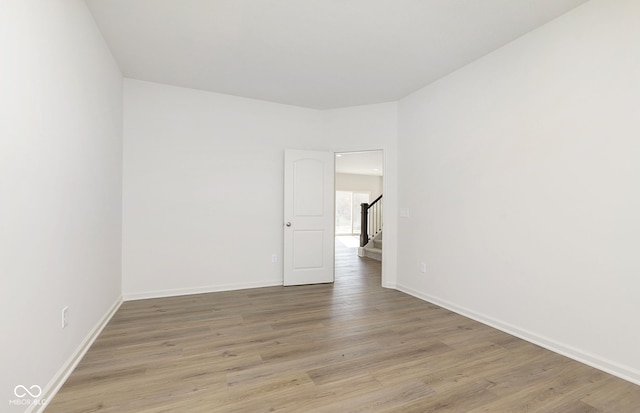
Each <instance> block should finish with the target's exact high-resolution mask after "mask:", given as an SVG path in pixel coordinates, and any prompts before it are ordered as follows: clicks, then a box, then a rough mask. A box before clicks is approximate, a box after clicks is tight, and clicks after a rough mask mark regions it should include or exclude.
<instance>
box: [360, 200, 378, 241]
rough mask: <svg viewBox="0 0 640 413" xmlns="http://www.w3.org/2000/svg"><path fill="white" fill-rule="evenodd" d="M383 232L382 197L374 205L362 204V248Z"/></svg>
mask: <svg viewBox="0 0 640 413" xmlns="http://www.w3.org/2000/svg"><path fill="white" fill-rule="evenodd" d="M380 231H382V195H380V196H379V197H377V198H376V199H375V201H373V202H372V203H370V204H368V203H366V202H365V203H362V204H360V246H361V247H364V246H365V245H367V243H368V242H369V240H370V239H371V238H373V237H375V236H376V234H377V233H378V232H380Z"/></svg>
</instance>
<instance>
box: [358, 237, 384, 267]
mask: <svg viewBox="0 0 640 413" xmlns="http://www.w3.org/2000/svg"><path fill="white" fill-rule="evenodd" d="M359 249H361V250H362V253H360V251H358V255H360V256H361V257H368V258H371V259H374V260H377V261H382V231H380V232H378V233H377V234H376V236H375V237H373V239H371V240H370V241H369V242H368V243H367V245H365V246H364V247H361V248H359Z"/></svg>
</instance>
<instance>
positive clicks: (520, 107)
mask: <svg viewBox="0 0 640 413" xmlns="http://www.w3.org/2000/svg"><path fill="white" fill-rule="evenodd" d="M639 38H640V3H639V2H637V1H632V0H593V1H590V2H588V3H586V4H584V5H583V6H581V7H579V8H577V9H575V10H573V11H572V12H570V13H569V14H567V15H564V16H562V17H560V18H558V19H557V20H555V21H553V22H551V23H549V24H547V25H545V26H543V27H541V28H539V29H537V30H535V31H533V32H531V33H529V34H527V35H525V36H524V37H522V38H520V39H519V40H517V41H515V42H513V43H511V44H509V45H507V46H506V47H504V48H502V49H500V50H498V51H496V52H494V53H491V54H490V55H488V56H486V57H483V58H482V59H480V60H478V61H476V62H474V63H472V64H470V65H468V66H466V67H465V68H463V69H461V70H459V71H457V72H455V73H453V74H451V75H450V76H447V77H446V78H443V79H442V80H440V81H438V82H436V83H434V84H432V85H430V86H428V87H426V88H424V89H422V90H420V91H418V92H416V93H414V94H412V95H410V96H409V97H407V98H405V99H403V100H402V101H401V102H400V106H399V125H400V132H399V160H398V163H399V206H400V207H401V208H407V210H406V212H408V215H409V216H408V217H406V218H400V224H399V231H400V234H399V241H400V242H399V260H398V262H399V266H398V285H399V287H400V288H401V289H402V290H404V291H407V292H410V293H412V294H414V295H417V296H420V297H423V298H425V299H427V300H429V301H432V302H435V303H439V304H442V305H444V306H446V307H449V308H452V309H454V310H456V311H459V312H461V313H463V314H467V315H469V316H471V317H473V318H476V319H479V320H481V321H484V322H487V323H489V324H492V325H494V326H498V327H500V328H502V329H505V330H507V331H510V332H512V333H514V334H516V335H519V336H521V337H525V338H527V339H529V340H531V341H534V342H537V343H539V344H542V345H544V346H546V347H548V348H552V349H554V350H556V351H559V352H561V353H564V354H568V355H570V356H572V357H574V358H576V359H578V360H582V361H585V362H587V363H589V364H592V365H595V366H597V367H600V368H603V369H605V370H607V371H610V372H613V373H614V374H617V375H619V376H621V377H624V378H627V379H629V380H632V381H635V382H637V383H640V352H638V343H640V330H639V329H637V328H635V327H634V326H635V325H636V324H637V322H636V318H637V314H640V300H638V299H637V297H636V292H637V291H640V278H639V277H638V274H640V261H639V260H638V259H637V255H638V251H640V237H638V234H640V216H639V214H638V212H637V211H640V192H639V191H638V190H637V188H638V181H639V179H640V162H639V161H638V160H639V159H640V140H639V139H638V137H639V136H640V121H639V119H640V117H639V116H638V107H640V48H638V42H637V40H638V39H639ZM421 262H424V263H426V265H427V269H428V270H427V273H426V274H423V273H421V272H420V263H421Z"/></svg>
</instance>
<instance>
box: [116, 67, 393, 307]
mask: <svg viewBox="0 0 640 413" xmlns="http://www.w3.org/2000/svg"><path fill="white" fill-rule="evenodd" d="M353 111H354V113H357V114H358V120H357V122H356V123H355V124H353V123H349V122H347V123H348V124H349V125H348V126H349V128H350V131H351V133H350V134H349V138H348V139H343V136H342V135H341V132H343V131H344V129H345V128H346V127H347V126H346V125H344V124H341V123H340V122H337V123H335V124H332V128H331V129H330V130H326V129H325V127H324V125H325V120H324V113H323V112H321V111H318V110H312V109H305V108H300V107H294V106H287V105H281V104H275V103H269V102H263V101H258V100H252V99H246V98H239V97H234V96H228V95H222V94H217V93H211V92H204V91H197V90H192V89H185V88H179V87H172V86H166V85H161V84H156V83H149V82H141V81H137V80H131V79H127V80H125V109H124V113H125V114H124V124H125V127H124V128H125V133H124V136H125V137H124V190H123V194H124V195H123V196H124V199H123V228H124V229H123V294H124V296H125V298H126V299H135V298H145V297H156V296H166V295H174V294H186V293H196V292H205V291H220V290H227V289H238V288H251V287H260V286H267V285H281V284H282V271H283V267H282V248H283V226H282V225H283V221H282V220H283V196H284V194H283V179H284V178H283V173H284V169H283V168H284V165H283V163H284V149H286V148H292V149H306V150H322V151H331V152H334V151H339V150H341V149H343V148H344V146H345V142H348V145H346V146H349V145H353V146H363V145H364V146H368V145H370V144H374V145H375V146H378V147H379V146H384V140H385V139H395V129H394V128H395V119H396V118H395V115H396V113H395V104H392V105H387V106H380V105H372V106H370V107H361V108H358V109H353ZM381 112H384V113H388V115H386V116H384V117H383V116H382V115H383V113H381ZM374 117H375V118H380V117H383V119H387V120H388V122H392V123H393V128H391V129H392V130H393V133H394V134H393V136H391V137H389V136H384V137H383V136H382V134H381V133H380V132H378V133H377V134H375V135H374V136H373V139H372V137H371V136H369V135H368V134H363V133H361V132H362V130H363V126H362V124H363V123H364V124H367V125H368V124H369V123H371V122H372V121H369V122H367V118H370V119H374ZM376 122H377V124H378V126H379V127H382V125H381V124H380V123H381V122H380V121H379V120H378V121H376ZM383 129H384V130H388V129H390V128H388V127H387V128H383ZM273 254H275V255H276V256H277V257H278V261H277V262H276V263H272V255H273Z"/></svg>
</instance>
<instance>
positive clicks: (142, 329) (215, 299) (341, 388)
mask: <svg viewBox="0 0 640 413" xmlns="http://www.w3.org/2000/svg"><path fill="white" fill-rule="evenodd" d="M336 245H337V259H336V282H335V283H334V284H333V285H331V284H324V285H311V286H302V287H269V288H259V289H251V290H241V291H232V292H221V293H211V294H199V295H191V296H182V297H172V298H161V299H152V300H140V301H130V302H125V303H124V304H123V305H122V307H121V308H120V309H119V310H118V312H117V313H116V315H115V316H114V317H113V319H112V320H111V321H110V322H109V324H108V325H107V327H106V328H105V329H104V331H103V332H102V334H101V335H100V336H99V337H98V339H97V340H96V342H95V343H94V345H93V346H92V347H91V349H90V350H89V351H88V352H87V354H86V356H85V357H84V359H83V360H82V361H81V362H80V364H79V365H78V367H77V368H76V370H75V371H74V372H73V374H72V375H71V376H70V377H69V379H68V380H67V382H66V383H65V384H64V386H63V387H62V388H61V390H60V391H59V393H58V394H57V395H56V396H55V398H54V399H53V400H52V402H51V404H50V405H49V407H48V408H47V409H46V412H47V413H57V412H60V413H76V412H104V413H107V412H108V413H111V412H118V413H127V412H143V413H160V412H185V413H186V412H196V413H197V412H243V413H245V412H274V411H277V412H407V413H411V412H416V413H417V412H420V413H424V412H439V413H453V412H461V413H480V412H500V413H502V412H514V413H516V412H548V413H596V412H621V413H631V412H640V387H639V386H636V385H634V384H631V383H628V382H625V381H623V380H621V379H618V378H616V377H614V376H611V375H609V374H606V373H603V372H601V371H598V370H596V369H593V368H591V367H588V366H585V365H583V364H580V363H578V362H575V361H572V360H570V359H568V358H565V357H563V356H560V355H558V354H555V353H552V352H550V351H547V350H544V349H542V348H540V347H537V346H535V345H533V344H530V343H528V342H526V341H523V340H520V339H517V338H515V337H512V336H510V335H508V334H505V333H502V332H500V331H497V330H495V329H492V328H490V327H487V326H485V325H482V324H480V323H477V322H475V321H472V320H469V319H467V318H465V317H462V316H460V315H457V314H455V313H452V312H450V311H447V310H445V309H442V308H440V307H438V306H435V305H433V304H430V303H427V302H424V301H421V300H419V299H416V298H413V297H411V296H408V295H406V294H403V293H401V292H399V291H394V290H386V289H383V288H381V287H380V263H379V262H377V261H373V260H370V259H368V258H364V259H363V258H358V257H357V256H356V255H355V250H354V249H353V248H345V247H344V246H342V244H341V243H339V242H337V244H336Z"/></svg>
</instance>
